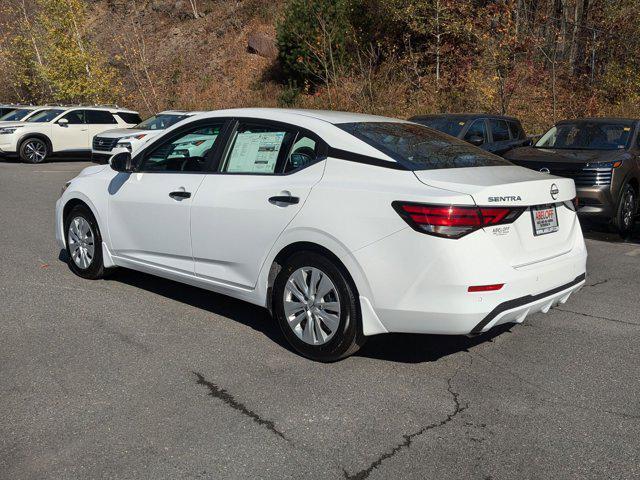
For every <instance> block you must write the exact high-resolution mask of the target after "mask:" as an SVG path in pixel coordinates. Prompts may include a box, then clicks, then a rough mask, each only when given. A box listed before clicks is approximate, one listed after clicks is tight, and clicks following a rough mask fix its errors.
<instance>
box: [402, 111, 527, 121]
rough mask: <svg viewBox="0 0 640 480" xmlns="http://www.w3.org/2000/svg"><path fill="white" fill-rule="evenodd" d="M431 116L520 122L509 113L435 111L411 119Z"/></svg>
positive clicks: (429, 117) (425, 118)
mask: <svg viewBox="0 0 640 480" xmlns="http://www.w3.org/2000/svg"><path fill="white" fill-rule="evenodd" d="M431 118H451V119H452V120H475V119H477V118H497V119H501V120H513V121H516V122H519V121H520V120H519V119H517V118H516V117H511V116H509V115H493V114H491V113H433V114H428V115H416V116H414V117H411V118H410V119H409V120H410V121H412V122H415V121H417V120H423V119H424V120H427V119H431Z"/></svg>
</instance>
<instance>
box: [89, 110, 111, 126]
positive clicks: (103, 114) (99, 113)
mask: <svg viewBox="0 0 640 480" xmlns="http://www.w3.org/2000/svg"><path fill="white" fill-rule="evenodd" d="M86 118H87V123H88V124H93V125H106V124H112V123H118V122H116V119H115V118H113V115H111V113H109V112H107V111H105V110H87V111H86Z"/></svg>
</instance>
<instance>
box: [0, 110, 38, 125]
mask: <svg viewBox="0 0 640 480" xmlns="http://www.w3.org/2000/svg"><path fill="white" fill-rule="evenodd" d="M31 112H33V110H31V109H28V108H18V109H17V110H12V111H10V112H9V113H7V114H5V115H3V116H2V117H0V122H18V121H20V120H22V119H23V118H24V117H26V116H27V115H29V114H30V113H31Z"/></svg>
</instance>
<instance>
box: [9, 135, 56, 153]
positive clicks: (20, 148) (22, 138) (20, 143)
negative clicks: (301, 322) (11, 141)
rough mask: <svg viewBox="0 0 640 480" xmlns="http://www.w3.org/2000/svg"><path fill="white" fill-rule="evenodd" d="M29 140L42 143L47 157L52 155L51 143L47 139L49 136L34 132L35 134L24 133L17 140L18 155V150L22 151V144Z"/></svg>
mask: <svg viewBox="0 0 640 480" xmlns="http://www.w3.org/2000/svg"><path fill="white" fill-rule="evenodd" d="M30 138H37V139H40V140H42V141H44V143H46V144H47V149H48V150H49V155H51V154H52V153H53V143H52V142H51V139H50V138H49V136H48V135H46V134H44V133H38V132H35V133H25V134H24V135H23V136H22V137H20V140H18V150H17V152H18V155H20V150H22V145H23V144H24V142H26V141H27V140H29V139H30Z"/></svg>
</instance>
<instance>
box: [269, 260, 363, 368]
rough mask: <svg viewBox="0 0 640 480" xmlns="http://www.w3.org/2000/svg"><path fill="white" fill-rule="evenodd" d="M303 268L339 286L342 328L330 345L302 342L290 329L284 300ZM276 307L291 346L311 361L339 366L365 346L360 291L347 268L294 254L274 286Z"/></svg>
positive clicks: (340, 325)
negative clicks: (289, 284) (290, 283)
mask: <svg viewBox="0 0 640 480" xmlns="http://www.w3.org/2000/svg"><path fill="white" fill-rule="evenodd" d="M301 268H315V269H318V270H320V271H321V273H322V274H323V275H326V276H327V277H328V278H329V280H330V281H331V282H332V283H333V285H334V286H335V292H336V293H337V297H338V300H339V304H340V320H339V323H338V327H337V329H336V330H335V333H334V334H333V336H332V337H331V338H330V339H329V340H328V341H327V342H326V343H323V344H320V345H311V344H309V343H306V342H305V341H303V340H302V339H301V338H299V337H298V335H297V334H296V333H294V330H293V329H292V328H291V327H290V326H289V322H288V320H287V318H286V314H285V309H284V308H285V307H284V302H285V300H284V297H285V287H286V284H287V281H288V280H289V278H290V277H291V275H292V274H293V273H294V272H296V271H297V270H299V269H301ZM272 306H273V313H274V316H275V317H276V320H277V321H278V323H279V324H280V328H281V329H282V333H283V334H284V336H285V337H286V339H287V340H288V342H289V343H290V344H291V346H293V348H294V349H295V350H296V351H297V352H299V353H300V354H301V355H303V356H305V357H307V358H309V359H311V360H315V361H318V362H335V361H337V360H340V359H342V358H345V357H348V356H350V355H352V354H354V353H355V352H356V351H358V349H359V348H360V347H361V346H362V345H364V342H365V337H364V335H363V334H362V316H361V313H360V306H359V303H358V295H357V291H356V288H355V286H354V285H353V282H352V281H351V279H350V278H349V276H348V274H347V273H346V272H345V271H344V268H343V267H342V266H341V265H337V264H336V263H335V262H334V261H333V260H332V259H330V258H328V257H326V256H324V255H321V254H319V253H316V252H312V251H304V252H297V253H294V254H293V255H292V256H291V257H289V258H288V259H287V260H286V261H285V262H284V265H282V269H281V270H280V272H279V273H278V275H277V276H276V279H275V282H274V285H273V305H272ZM305 318H306V317H305ZM316 318H317V317H316ZM308 321H309V320H306V319H305V320H302V321H301V322H300V325H301V326H302V325H303V324H304V325H306V322H308ZM301 328H302V327H301ZM314 336H315V332H314Z"/></svg>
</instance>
